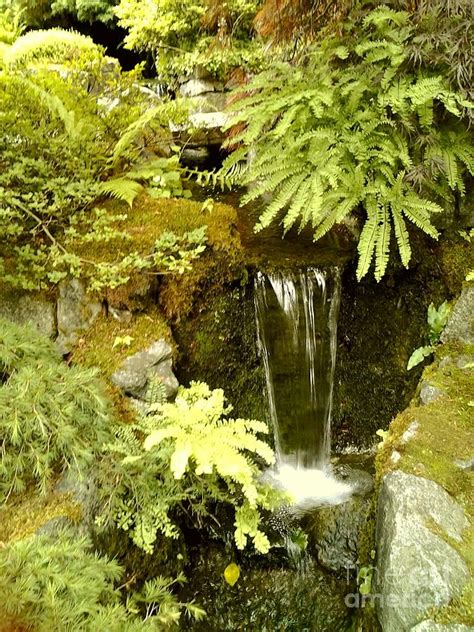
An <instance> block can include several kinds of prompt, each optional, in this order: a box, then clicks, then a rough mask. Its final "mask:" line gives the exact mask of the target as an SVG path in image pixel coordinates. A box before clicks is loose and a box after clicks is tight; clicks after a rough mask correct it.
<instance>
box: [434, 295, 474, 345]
mask: <svg viewBox="0 0 474 632" xmlns="http://www.w3.org/2000/svg"><path fill="white" fill-rule="evenodd" d="M441 342H460V343H462V344H474V285H469V286H467V287H465V288H464V289H463V291H462V292H461V296H460V297H459V299H458V301H457V303H456V305H455V306H454V309H453V312H452V314H451V316H450V318H449V320H448V324H447V325H446V327H445V329H444V331H443V333H442V334H441Z"/></svg>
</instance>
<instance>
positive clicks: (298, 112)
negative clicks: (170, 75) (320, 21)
mask: <svg viewBox="0 0 474 632" xmlns="http://www.w3.org/2000/svg"><path fill="white" fill-rule="evenodd" d="M408 17H409V16H408V14H407V13H405V12H403V11H393V10H392V9H390V8H388V7H378V8H377V9H375V10H374V11H372V12H371V13H369V14H368V15H367V16H366V18H365V21H364V26H363V27H362V29H360V27H359V31H355V32H353V33H351V35H350V36H349V37H347V38H346V40H345V41H344V42H343V44H344V48H345V50H344V55H343V56H342V57H341V56H340V55H339V54H338V53H337V47H336V46H335V43H334V41H333V40H332V39H331V38H329V39H327V40H323V41H322V42H321V43H320V44H319V45H316V46H315V47H314V49H313V51H312V53H311V54H310V55H309V56H308V57H309V58H308V62H307V64H306V65H305V66H304V67H303V68H300V69H295V68H294V67H293V66H291V65H290V64H279V65H277V66H275V68H273V69H272V72H271V73H270V72H268V73H261V75H260V76H258V77H257V78H255V80H253V81H252V82H251V83H250V85H248V86H246V87H245V88H243V89H241V90H240V93H239V96H240V97H241V98H239V99H238V100H237V101H236V103H235V105H234V109H235V110H236V113H235V115H234V118H233V119H232V120H231V121H230V122H229V124H228V126H229V128H231V127H232V126H233V125H235V124H237V123H239V124H241V123H247V127H245V128H243V129H242V131H241V132H240V133H239V134H238V135H237V137H233V138H232V140H231V141H229V145H230V144H231V143H232V144H234V143H242V146H241V147H240V148H239V149H238V150H237V152H236V153H235V155H234V156H233V155H232V154H231V156H230V157H229V158H227V159H226V160H225V161H224V164H223V167H222V171H221V173H222V175H223V176H224V177H227V176H229V175H230V174H231V173H232V174H236V181H237V183H239V184H241V185H247V186H250V187H251V188H250V190H249V192H248V193H247V194H246V195H244V196H243V198H242V200H241V202H242V204H245V203H247V202H249V201H252V200H254V199H256V198H257V197H258V196H260V195H263V194H265V195H270V196H272V200H271V201H270V202H269V203H267V205H266V208H265V209H264V210H263V212H262V214H261V216H260V218H259V221H258V223H257V224H256V226H255V230H257V231H258V230H262V229H264V228H266V227H268V226H269V225H270V224H271V223H273V222H276V221H279V222H281V224H282V227H283V231H284V232H286V231H288V230H289V229H290V228H291V227H292V226H294V225H296V224H299V225H300V227H301V228H303V227H304V226H306V225H308V224H311V225H312V227H313V229H314V236H315V239H319V238H320V237H322V236H323V235H324V234H326V233H327V232H328V231H329V230H331V228H332V227H333V226H334V225H335V224H337V223H339V222H342V221H344V219H345V218H346V217H348V216H349V215H351V214H353V213H359V212H360V210H365V213H366V217H367V219H366V220H365V224H364V226H363V229H362V233H361V236H360V241H359V246H358V252H359V264H358V268H357V276H358V278H359V279H361V278H362V277H363V276H365V274H367V272H368V271H369V269H370V266H371V264H372V262H373V261H375V278H376V279H377V280H380V279H381V278H382V277H383V276H384V274H385V272H386V269H387V265H388V262H389V257H390V244H391V237H392V230H394V231H395V238H396V240H395V241H396V244H397V247H398V250H399V253H400V258H401V261H402V263H403V265H404V266H408V265H409V261H410V257H411V248H410V243H409V238H408V231H407V227H406V222H407V221H408V222H411V223H412V224H414V225H415V226H417V227H418V228H419V229H421V230H422V231H424V232H425V233H427V234H428V235H430V236H431V237H433V238H435V239H436V238H437V237H438V231H437V230H436V228H435V226H434V224H433V221H432V216H433V215H434V214H436V213H439V212H442V207H441V205H440V203H439V202H440V201H443V203H444V201H445V200H449V199H451V198H450V196H451V191H458V192H459V193H460V194H461V195H462V194H464V192H465V185H464V176H465V174H466V172H471V173H472V169H473V157H474V154H473V150H472V145H471V143H470V138H469V134H468V132H467V131H466V130H465V128H464V127H463V123H462V121H459V119H460V118H461V116H462V111H463V109H465V108H466V107H472V104H469V103H467V101H466V100H465V97H464V96H463V95H461V94H459V93H456V92H454V91H452V90H451V89H450V88H449V86H448V84H447V82H446V81H445V79H444V78H443V77H442V76H440V75H435V74H433V73H430V72H427V71H425V70H419V71H416V72H407V67H406V63H405V62H406V60H407V58H408V56H409V50H408V48H409V45H410V42H411V41H412V38H413V31H412V29H411V28H410V27H409V26H408ZM361 31H362V32H361ZM456 119H458V120H456ZM414 138H415V139H417V138H418V139H419V142H416V140H415V142H414ZM250 156H252V158H251V159H249V158H250ZM245 160H247V161H248V162H250V167H247V168H241V169H237V168H236V167H237V165H239V164H243V161H245Z"/></svg>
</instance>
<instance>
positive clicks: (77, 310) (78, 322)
mask: <svg viewBox="0 0 474 632" xmlns="http://www.w3.org/2000/svg"><path fill="white" fill-rule="evenodd" d="M101 309H102V305H101V304H100V303H99V302H97V301H92V300H91V299H90V298H89V297H88V296H87V293H86V290H85V286H84V284H83V283H82V282H81V281H79V280H78V279H72V280H70V281H64V282H62V283H61V284H60V285H59V297H58V302H57V319H58V337H57V339H56V344H57V346H58V348H59V351H60V352H61V353H62V354H66V353H69V352H70V351H71V350H72V348H73V346H74V345H75V344H76V342H77V340H78V338H79V336H80V334H81V333H82V332H83V331H85V330H86V329H88V328H89V327H90V326H91V325H92V323H93V322H94V320H95V319H96V318H97V316H98V315H99V314H100V312H101Z"/></svg>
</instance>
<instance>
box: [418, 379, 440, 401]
mask: <svg viewBox="0 0 474 632" xmlns="http://www.w3.org/2000/svg"><path fill="white" fill-rule="evenodd" d="M445 395H446V393H445V392H444V391H443V390H441V389H440V388H438V387H437V386H433V385H432V384H429V383H428V382H423V383H422V385H421V390H420V403H421V404H423V405H424V406H426V405H427V404H431V403H433V402H435V401H436V400H438V399H440V398H441V397H444V396H445Z"/></svg>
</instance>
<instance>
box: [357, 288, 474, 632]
mask: <svg viewBox="0 0 474 632" xmlns="http://www.w3.org/2000/svg"><path fill="white" fill-rule="evenodd" d="M463 297H464V298H463ZM466 297H472V289H467V288H465V290H464V292H463V295H462V297H461V300H463V301H464V302H466V300H469V301H471V300H472V298H468V299H467V298H466ZM460 304H461V301H460V302H458V304H457V305H458V306H460ZM464 308H465V305H463V309H464ZM455 309H456V308H455ZM464 311H465V313H466V314H468V316H467V319H468V320H467V322H466V320H464V322H463V327H462V329H463V334H462V335H459V336H456V335H455V334H454V335H450V336H449V342H446V343H445V344H442V345H440V346H439V347H438V348H437V350H436V354H435V359H434V361H433V363H432V364H431V365H430V366H428V367H426V368H425V370H424V372H423V374H422V378H421V381H420V384H419V386H418V391H417V394H416V396H415V398H414V399H413V401H412V403H411V404H410V406H409V407H408V408H407V409H406V410H404V411H403V412H402V413H401V414H399V415H398V416H397V417H396V418H395V419H394V420H393V421H392V423H391V425H390V428H389V431H388V433H387V435H386V436H385V437H384V440H383V442H382V443H381V445H380V446H379V450H378V454H377V457H376V481H377V490H378V494H379V496H378V498H379V502H378V533H377V539H378V541H377V542H375V544H374V548H375V549H377V550H378V568H377V573H378V574H380V571H381V568H380V565H381V564H382V566H383V563H384V562H383V561H382V562H381V560H380V557H381V556H382V557H383V556H384V555H385V557H386V553H384V552H383V549H384V547H385V548H386V546H387V545H386V542H384V541H383V540H384V539H385V540H387V538H389V539H390V538H391V537H392V536H393V529H397V527H396V525H395V526H393V525H390V528H389V529H390V533H389V534H388V533H387V525H386V524H385V527H383V526H382V528H381V523H383V521H384V513H385V514H386V513H387V508H386V505H387V503H390V502H391V501H390V498H389V496H390V492H387V488H388V486H390V481H393V480H394V479H393V473H397V472H399V473H403V474H404V475H407V478H406V479H404V480H405V481H408V482H407V484H409V485H410V484H411V483H410V481H413V482H414V483H416V485H418V487H419V490H421V489H422V487H423V486H425V487H427V489H428V488H430V489H434V491H435V492H436V494H438V498H439V499H441V500H440V502H441V504H442V503H443V502H444V503H446V507H448V506H449V503H451V502H454V503H455V504H453V505H452V506H453V509H455V510H456V512H457V511H458V510H459V513H460V516H461V522H462V521H464V520H465V522H466V524H467V525H468V526H467V527H466V526H464V527H463V528H462V529H460V531H459V536H456V537H454V536H453V534H452V533H449V529H447V528H446V527H442V526H440V522H439V521H436V520H433V518H432V515H431V516H430V510H429V509H426V511H425V510H424V509H423V505H424V504H425V498H423V496H422V495H420V494H419V492H418V494H419V495H418V496H417V494H416V493H415V492H413V491H411V492H410V493H411V494H412V495H411V501H410V500H409V501H408V511H407V513H406V515H405V516H403V520H405V522H406V527H405V528H406V529H407V531H408V529H410V524H412V523H411V522H410V520H411V519H412V513H411V512H412V510H413V512H417V515H418V523H417V524H418V525H419V529H420V533H425V534H426V533H427V532H428V531H429V532H430V533H431V534H432V537H433V538H434V539H433V542H434V543H436V542H438V544H439V545H440V550H442V549H443V547H444V546H445V545H447V546H449V547H450V549H446V550H451V551H452V552H453V559H454V558H455V559H457V560H458V563H459V564H460V565H461V566H459V568H465V569H467V570H468V571H469V572H470V573H471V576H472V573H473V570H474V556H473V551H472V542H473V538H474V529H473V517H474V490H473V485H472V477H473V445H474V424H473V418H474V344H472V339H471V338H470V334H469V336H467V337H466V335H465V332H466V331H469V330H470V328H471V329H472V330H473V331H474V321H473V314H474V310H469V309H468V310H464ZM469 314H471V316H469ZM454 320H455V319H454V318H453V319H452V321H454ZM448 327H449V325H448ZM451 331H452V330H451ZM410 476H412V477H417V478H411V479H410V478H409V477H410ZM438 486H439V487H438ZM394 490H395V487H393V488H392V491H391V493H392V498H393V494H394ZM436 490H439V491H436ZM404 492H405V490H403V489H402V488H401V487H399V490H398V493H404ZM443 494H444V496H443ZM397 502H398V501H397ZM410 502H411V503H412V505H411V507H410ZM436 502H437V500H436V499H434V500H433V503H434V504H436ZM420 503H421V505H420ZM383 505H385V507H383ZM428 505H429V502H428V503H427V506H428ZM399 510H400V507H399ZM436 510H437V508H436V507H433V511H434V512H436ZM420 516H421V521H420V520H419V518H420ZM464 516H465V518H464ZM391 519H392V521H393V520H398V517H397V516H396V514H395V515H393V516H391ZM466 519H467V520H466ZM449 520H450V518H449V514H448V523H449ZM385 522H386V521H385ZM452 522H453V523H454V517H452ZM413 525H415V523H413V524H412V530H413V529H414V528H418V527H414V526H413ZM374 526H375V525H374V523H372V525H368V526H367V527H366V530H367V534H368V535H369V538H368V539H370V534H369V532H370V531H372V538H373V537H374V535H375V529H374ZM401 529H403V527H401ZM381 530H382V531H384V532H383V533H382V532H381ZM429 537H431V536H429ZM429 537H428V539H429ZM402 539H403V538H402ZM372 541H373V542H374V540H372ZM443 542H444V543H445V544H444V545H443V544H442V543H443ZM398 545H400V538H399V541H398ZM417 545H418V542H417V541H416V537H415V538H414V543H413V550H412V553H411V554H412V556H413V558H414V564H417V563H418V562H420V563H421V562H422V561H423V560H421V559H420V560H417V559H416V556H417V552H418V549H417ZM432 554H433V560H432V561H433V564H435V563H436V562H434V557H435V556H436V552H435V551H434V550H433V552H432ZM454 566H455V565H454ZM440 570H441V572H440V576H442V575H443V574H444V575H445V578H446V575H447V574H448V573H449V569H448V567H447V566H446V568H441V569H440ZM408 581H409V579H408V578H407V582H408ZM378 583H379V585H381V584H380V582H378ZM463 583H464V587H463V589H462V590H458V589H456V590H454V591H453V597H452V598H451V600H450V601H449V602H445V603H438V605H436V600H433V603H432V604H431V606H430V605H429V601H430V599H429V597H428V598H427V602H426V604H427V607H426V609H425V610H424V611H420V612H421V613H420V614H419V615H413V616H419V618H418V620H417V621H416V623H418V622H420V621H422V620H423V621H426V625H427V626H428V628H427V629H430V628H429V626H430V625H432V626H435V624H442V625H444V624H446V625H447V624H454V623H455V624H464V625H468V626H469V625H473V624H474V599H473V597H474V583H473V581H472V579H471V580H470V581H464V580H463ZM446 584H449V582H446ZM375 587H376V586H375ZM429 588H430V587H427V586H420V591H421V592H423V590H424V589H425V592H426V593H429ZM407 592H408V591H407ZM421 592H420V594H421ZM375 596H376V597H377V596H378V597H380V595H375ZM441 601H442V600H441ZM383 607H384V606H383ZM383 607H379V613H380V612H381V609H382V608H383ZM404 607H405V605H404V604H403V605H402V606H401V609H402V610H403V608H404ZM408 618H409V617H408ZM390 621H391V620H390V617H388V618H387V617H386V616H382V624H383V625H382V628H383V630H384V631H385V630H391V629H392V628H391V627H390V626H391V625H392V623H391V622H390ZM400 621H401V619H400V620H399V621H398V623H397V624H396V625H398V626H400V625H402V624H401V623H400ZM404 629H406V630H410V629H412V628H411V627H406V628H404ZM433 629H435V628H434V627H433ZM399 632H402V630H401V629H400V631H399Z"/></svg>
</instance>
